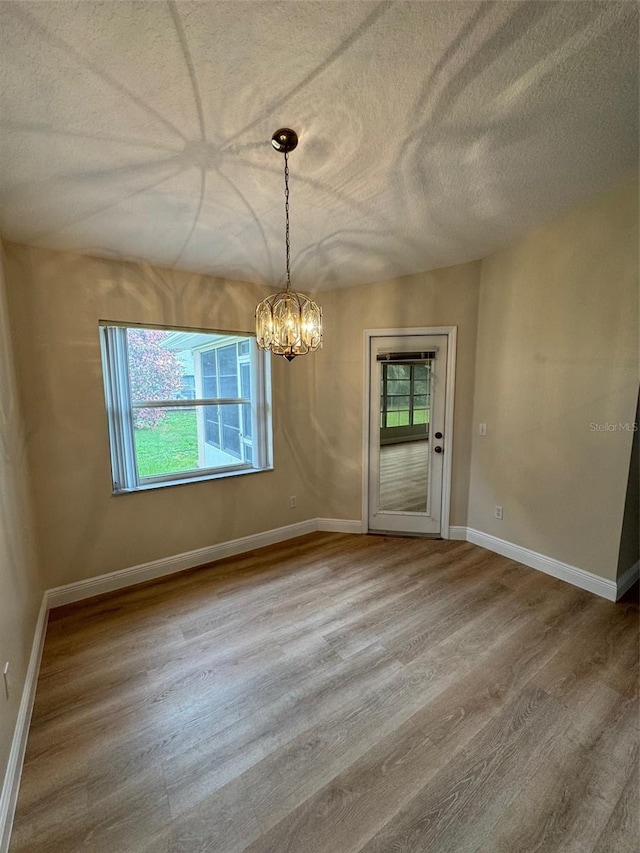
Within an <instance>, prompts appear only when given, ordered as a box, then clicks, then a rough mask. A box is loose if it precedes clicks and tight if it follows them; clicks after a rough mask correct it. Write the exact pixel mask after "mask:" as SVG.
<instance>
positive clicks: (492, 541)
mask: <svg viewBox="0 0 640 853" xmlns="http://www.w3.org/2000/svg"><path fill="white" fill-rule="evenodd" d="M467 541H468V542H473V544H474V545H480V546H481V547H482V548H487V549H488V550H489V551H493V552H494V553H496V554H501V555H502V556H503V557H509V559H510V560H516V561H517V562H518V563H523V564H524V565H525V566H529V568H531V569H537V570H538V571H539V572H544V573H545V574H546V575H551V576H552V577H554V578H559V579H560V580H562V581H566V582H567V583H570V584H572V585H573V586H577V587H579V588H580V589H586V590H587V591H588V592H593V593H594V594H595V595H599V596H601V597H602V598H606V599H607V600H608V601H616V600H617V599H618V597H619V596H618V585H617V583H616V581H612V580H607V579H606V578H601V577H600V576H599V575H594V574H592V573H591V572H587V571H585V570H584V569H579V568H578V567H577V566H571V565H569V564H568V563H562V562H560V560H556V559H554V558H553V557H547V556H546V555H545V554H539V553H538V552H537V551H531V550H530V549H529V548H523V547H522V546H521V545H514V544H513V542H507V541H506V540H505V539H498V537H497V536H491V535H490V534H488V533H483V532H482V531H481V530H474V529H473V528H471V527H468V528H467ZM629 585H631V584H629Z"/></svg>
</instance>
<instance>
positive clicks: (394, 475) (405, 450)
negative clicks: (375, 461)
mask: <svg viewBox="0 0 640 853" xmlns="http://www.w3.org/2000/svg"><path fill="white" fill-rule="evenodd" d="M428 490H429V442H428V441H407V442H404V443H401V444H386V445H383V446H382V447H381V448H380V509H384V510H387V511H395V512H425V511H426V508H427V492H428Z"/></svg>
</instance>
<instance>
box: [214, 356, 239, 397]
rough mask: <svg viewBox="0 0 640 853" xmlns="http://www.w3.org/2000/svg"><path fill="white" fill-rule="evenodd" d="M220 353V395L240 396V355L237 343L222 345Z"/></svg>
mask: <svg viewBox="0 0 640 853" xmlns="http://www.w3.org/2000/svg"><path fill="white" fill-rule="evenodd" d="M217 354H218V378H219V396H220V397H237V396H238V390H239V389H238V357H237V349H236V345H235V344H231V345H230V346H226V347H220V348H219V349H218V350H217Z"/></svg>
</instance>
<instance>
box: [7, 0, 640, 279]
mask: <svg viewBox="0 0 640 853" xmlns="http://www.w3.org/2000/svg"><path fill="white" fill-rule="evenodd" d="M0 123H1V127H0V231H1V232H2V234H3V235H4V236H5V237H6V238H7V239H9V240H16V241H19V242H25V243H33V244H36V245H41V246H48V247H52V248H61V249H69V250H73V251H79V252H83V253H89V254H95V255H106V256H111V257H125V258H139V259H146V260H149V261H151V262H154V263H156V264H160V265H163V266H176V267H179V268H182V269H187V270H197V271H204V272H210V273H214V274H219V275H225V276H230V277H233V278H237V279H245V280H250V281H256V282H268V283H270V284H276V283H278V282H280V281H282V276H283V271H284V212H283V178H282V167H283V157H282V155H281V154H278V153H277V152H275V151H274V150H273V149H272V148H271V145H270V138H271V135H272V133H273V131H275V130H276V129H277V128H278V127H281V126H290V127H293V128H294V129H295V130H297V131H298V134H299V136H300V144H299V146H298V148H297V150H296V151H295V152H294V153H293V154H292V155H291V157H290V168H291V219H292V227H291V240H292V261H293V267H292V279H293V285H294V287H296V286H297V287H298V288H300V289H309V290H312V291H313V290H316V289H318V288H322V287H338V286H345V285H350V284H358V283H361V282H366V281H376V280H381V279H384V278H387V277H392V276H398V275H405V274H409V273H414V272H419V271H423V270H428V269H434V268H437V267H441V266H447V265H450V264H455V263H461V262H464V261H467V260H471V259H474V258H478V257H483V256H486V255H488V254H490V253H491V252H492V251H494V250H495V249H497V248H499V247H500V246H503V245H505V244H508V243H510V242H512V241H513V240H515V239H517V238H518V237H519V236H520V235H522V234H524V233H525V232H527V231H528V230H530V229H531V228H532V227H534V226H536V225H538V224H541V223H542V222H545V221H547V220H549V219H551V218H553V217H554V216H556V215H558V214H559V213H560V212H562V211H563V210H565V209H566V208H568V207H571V206H573V205H575V204H577V203H578V202H580V201H582V200H583V199H586V198H589V197H592V196H595V195H597V194H599V193H601V192H603V191H604V190H606V189H608V188H609V187H611V186H613V185H615V184H616V183H619V182H620V181H622V180H624V179H625V178H626V177H627V176H629V175H630V174H631V173H632V172H634V171H636V170H637V168H638V6H637V4H636V3H635V2H604V3H591V2H583V0H579V2H550V3H546V2H538V0H533V2H495V3H494V2H488V0H484V2H430V0H425V1H424V2H395V3H386V2H381V3H376V2H361V0H357V2H324V0H321V1H320V2H313V0H311V2H270V0H263V1H262V2H241V0H231V2H199V3H191V2H177V3H165V2H133V3H131V2H112V0H109V1H108V2H62V3H58V2H47V3H38V2H36V3H32V2H16V3H13V2H2V3H0Z"/></svg>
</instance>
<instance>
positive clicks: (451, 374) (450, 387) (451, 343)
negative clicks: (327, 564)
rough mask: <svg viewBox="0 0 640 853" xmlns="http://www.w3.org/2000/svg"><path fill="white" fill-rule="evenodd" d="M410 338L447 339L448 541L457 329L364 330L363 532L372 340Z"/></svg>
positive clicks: (444, 528)
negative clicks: (440, 337) (438, 337)
mask: <svg viewBox="0 0 640 853" xmlns="http://www.w3.org/2000/svg"><path fill="white" fill-rule="evenodd" d="M412 335H446V336H447V338H448V346H447V381H446V384H445V408H444V434H445V436H446V442H445V448H446V449H445V454H444V459H443V460H442V462H443V467H442V517H441V526H440V536H441V537H442V538H443V539H448V538H449V517H450V508H451V470H452V461H453V404H454V397H455V388H456V343H457V336H458V327H457V326H424V327H420V328H415V327H411V328H404V329H365V330H364V377H363V381H364V394H363V395H362V397H363V416H362V424H363V429H362V532H363V533H368V531H369V412H370V406H371V399H370V397H371V386H370V376H371V339H372V338H390V337H410V336H412Z"/></svg>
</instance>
